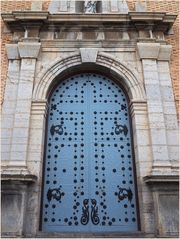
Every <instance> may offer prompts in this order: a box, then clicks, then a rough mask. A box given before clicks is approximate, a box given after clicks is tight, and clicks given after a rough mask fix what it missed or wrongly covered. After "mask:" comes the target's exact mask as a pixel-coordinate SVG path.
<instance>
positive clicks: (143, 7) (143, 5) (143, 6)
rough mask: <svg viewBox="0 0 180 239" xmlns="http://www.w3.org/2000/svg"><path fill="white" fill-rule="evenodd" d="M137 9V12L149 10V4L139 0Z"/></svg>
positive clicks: (136, 4) (136, 5)
mask: <svg viewBox="0 0 180 239" xmlns="http://www.w3.org/2000/svg"><path fill="white" fill-rule="evenodd" d="M135 11H136V12H146V11H147V6H146V3H145V2H144V3H142V2H141V0H138V1H137V2H136V3H135Z"/></svg>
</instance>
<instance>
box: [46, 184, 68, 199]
mask: <svg viewBox="0 0 180 239" xmlns="http://www.w3.org/2000/svg"><path fill="white" fill-rule="evenodd" d="M64 195H65V193H64V192H62V191H61V186H60V187H59V188H53V189H50V188H49V189H48V191H47V199H48V202H50V201H51V200H52V199H55V200H56V201H59V202H61V198H62V197H63V196H64Z"/></svg>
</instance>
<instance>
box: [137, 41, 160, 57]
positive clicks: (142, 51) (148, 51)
mask: <svg viewBox="0 0 180 239" xmlns="http://www.w3.org/2000/svg"><path fill="white" fill-rule="evenodd" d="M159 50H160V44H159V43H137V51H138V53H139V57H140V59H157V58H158V55H159Z"/></svg>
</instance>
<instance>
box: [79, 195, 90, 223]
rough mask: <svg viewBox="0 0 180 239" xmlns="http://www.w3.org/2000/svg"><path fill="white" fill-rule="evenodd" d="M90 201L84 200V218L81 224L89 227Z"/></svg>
mask: <svg viewBox="0 0 180 239" xmlns="http://www.w3.org/2000/svg"><path fill="white" fill-rule="evenodd" d="M88 203H89V199H84V200H83V205H84V206H83V207H82V217H81V224H83V225H87V224H88V222H89V205H88Z"/></svg>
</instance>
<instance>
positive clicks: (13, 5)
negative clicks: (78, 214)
mask: <svg viewBox="0 0 180 239" xmlns="http://www.w3.org/2000/svg"><path fill="white" fill-rule="evenodd" d="M127 2H128V5H129V9H130V11H134V5H135V0H127ZM142 2H146V4H147V10H148V11H152V12H167V13H173V14H178V12H179V1H178V0H142ZM48 5H49V1H46V0H44V1H43V10H47V9H48ZM30 8H31V1H30V0H16V1H9V0H2V1H1V12H11V11H15V10H17V11H18V10H30ZM1 26H2V28H1V29H2V30H1V46H2V49H1V69H2V70H1V79H2V80H1V82H2V83H1V99H0V100H1V102H3V94H4V88H5V82H6V75H7V57H6V52H5V44H6V43H9V42H11V40H12V34H11V33H10V32H9V31H8V29H7V28H6V26H5V25H4V23H3V22H2V21H1ZM173 31H174V34H173V35H169V36H167V37H166V39H167V41H168V43H169V44H171V45H172V46H173V52H172V57H171V62H170V64H171V76H172V83H173V89H174V95H175V101H176V107H177V111H179V108H178V106H179V81H178V79H179V77H178V75H179V54H178V53H179V16H178V18H177V19H176V21H175V24H174V26H173Z"/></svg>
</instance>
